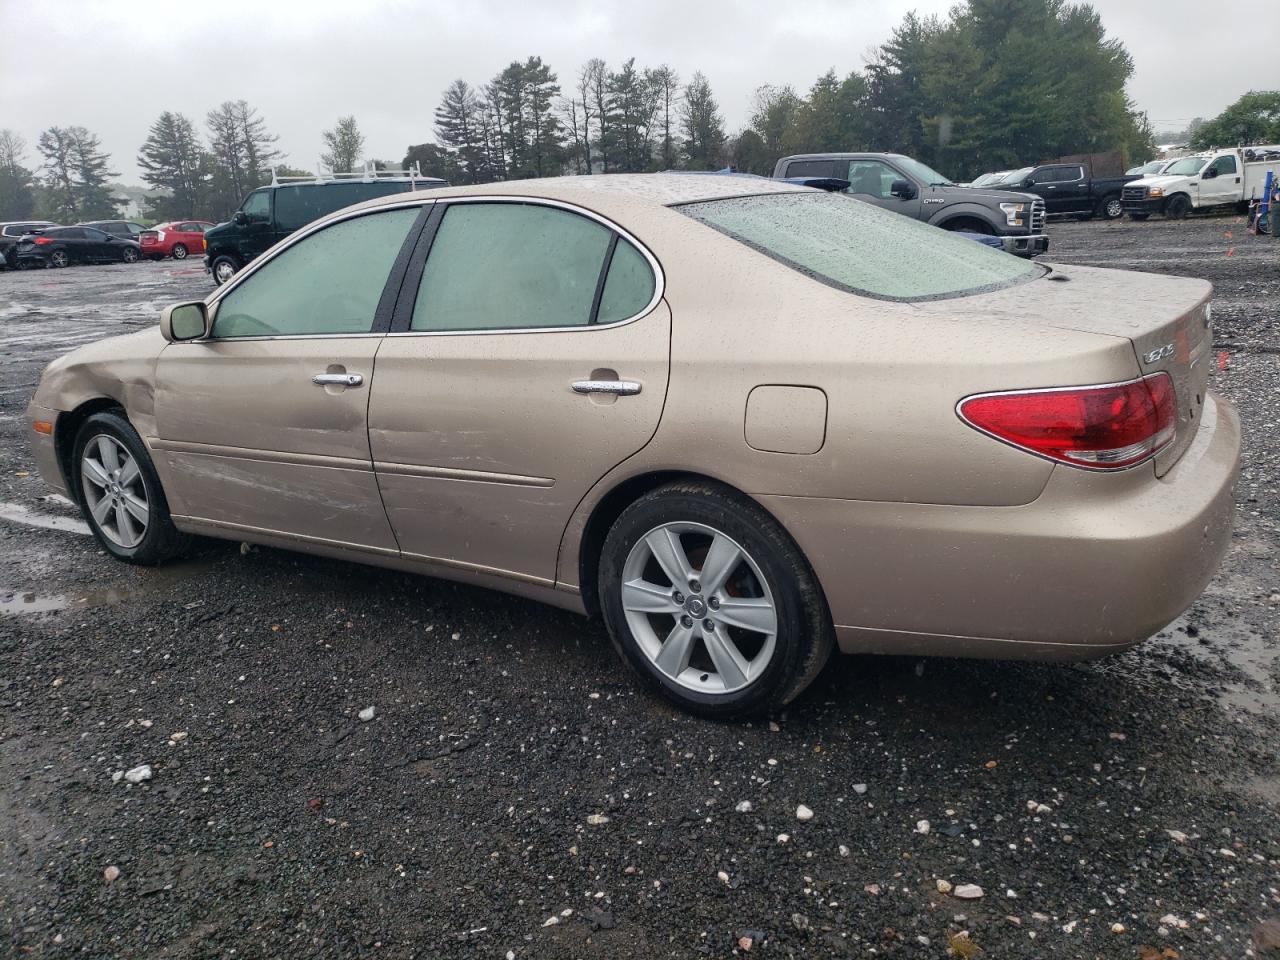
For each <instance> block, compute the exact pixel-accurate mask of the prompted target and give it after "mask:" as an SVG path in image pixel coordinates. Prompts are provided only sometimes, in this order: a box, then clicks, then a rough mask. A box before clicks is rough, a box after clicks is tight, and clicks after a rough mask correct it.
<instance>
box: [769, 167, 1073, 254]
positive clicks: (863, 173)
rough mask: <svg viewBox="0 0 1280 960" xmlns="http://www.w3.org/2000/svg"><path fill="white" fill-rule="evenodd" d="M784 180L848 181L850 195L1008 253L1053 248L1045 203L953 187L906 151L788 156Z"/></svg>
mask: <svg viewBox="0 0 1280 960" xmlns="http://www.w3.org/2000/svg"><path fill="white" fill-rule="evenodd" d="M773 175H774V177H776V178H778V179H794V178H806V179H813V178H817V179H820V180H821V179H832V178H834V179H837V180H845V181H848V184H849V186H848V187H847V188H846V189H845V191H844V192H845V193H847V194H849V195H850V196H853V197H857V198H858V199H859V200H863V201H866V202H867V203H874V204H875V205H876V206H878V207H883V208H884V209H886V210H892V211H893V212H894V213H900V214H902V215H903V216H904V217H911V218H912V219H914V220H922V221H924V222H925V223H931V224H933V225H934V226H937V227H942V228H943V229H944V230H958V231H962V232H964V233H973V234H981V235H983V236H987V237H998V238H999V239H1000V246H1001V248H1002V249H1004V250H1006V251H1007V252H1009V253H1012V254H1014V255H1015V256H1019V257H1034V256H1037V255H1039V254H1041V253H1044V252H1045V251H1046V250H1048V249H1049V238H1048V237H1047V236H1045V234H1044V218H1045V212H1044V203H1043V201H1041V200H1039V199H1038V198H1036V197H1031V196H1027V195H1026V194H1025V193H1009V192H1007V191H1004V190H988V189H975V188H973V187H962V186H959V185H958V184H954V183H952V182H951V181H950V180H948V179H947V178H946V177H944V176H943V175H942V174H940V173H938V171H936V170H933V169H931V168H930V167H928V166H926V165H925V164H923V163H921V162H920V161H919V160H913V159H912V158H911V157H906V156H903V155H902V154H900V153H805V154H800V155H798V156H794V157H783V158H782V159H781V160H779V161H778V163H777V166H775V167H774V168H773Z"/></svg>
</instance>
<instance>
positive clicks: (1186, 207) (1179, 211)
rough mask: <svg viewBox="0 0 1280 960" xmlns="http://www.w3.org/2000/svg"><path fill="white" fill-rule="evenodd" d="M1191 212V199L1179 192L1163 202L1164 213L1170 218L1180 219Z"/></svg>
mask: <svg viewBox="0 0 1280 960" xmlns="http://www.w3.org/2000/svg"><path fill="white" fill-rule="evenodd" d="M1190 212H1191V201H1190V200H1188V199H1187V198H1186V197H1185V196H1183V195H1182V194H1180V193H1177V194H1174V195H1173V196H1172V197H1170V198H1169V202H1168V203H1166V204H1165V207H1164V215H1165V216H1166V217H1168V218H1169V219H1170V220H1182V219H1184V218H1185V217H1186V216H1187V214H1189V213H1190Z"/></svg>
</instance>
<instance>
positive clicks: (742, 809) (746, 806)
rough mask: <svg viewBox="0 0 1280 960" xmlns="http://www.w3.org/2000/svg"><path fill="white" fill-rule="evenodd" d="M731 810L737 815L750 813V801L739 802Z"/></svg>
mask: <svg viewBox="0 0 1280 960" xmlns="http://www.w3.org/2000/svg"><path fill="white" fill-rule="evenodd" d="M733 809H735V810H737V811H738V812H739V813H750V812H751V801H750V800H742V801H739V803H738V805H737V806H736V807H734V808H733Z"/></svg>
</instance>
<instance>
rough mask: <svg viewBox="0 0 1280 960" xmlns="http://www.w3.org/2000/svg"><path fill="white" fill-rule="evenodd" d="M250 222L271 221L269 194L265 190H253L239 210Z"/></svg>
mask: <svg viewBox="0 0 1280 960" xmlns="http://www.w3.org/2000/svg"><path fill="white" fill-rule="evenodd" d="M240 212H241V213H243V214H244V215H245V216H246V217H248V218H249V219H250V220H256V221H265V220H270V219H271V194H270V192H268V191H266V190H255V191H254V192H253V193H251V194H249V196H248V197H246V198H245V201H244V206H242V207H241V208H240Z"/></svg>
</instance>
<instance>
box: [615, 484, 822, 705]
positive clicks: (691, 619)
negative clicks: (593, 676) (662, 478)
mask: <svg viewBox="0 0 1280 960" xmlns="http://www.w3.org/2000/svg"><path fill="white" fill-rule="evenodd" d="M598 586H599V596H600V602H601V607H602V609H603V612H604V617H605V621H606V625H607V626H608V629H609V635H610V637H611V638H612V639H613V642H614V645H615V647H617V649H618V651H619V653H620V654H621V655H622V657H623V659H624V660H625V661H626V662H627V664H628V665H629V666H631V667H632V668H633V669H634V670H636V671H637V672H638V673H639V674H640V675H641V676H642V677H643V678H644V679H645V680H646V681H648V683H649V684H650V685H651V686H652V687H653V688H654V689H656V690H657V691H659V692H660V693H661V694H662V695H663V696H665V697H666V698H667V699H668V700H670V701H672V702H673V703H675V704H677V705H678V706H680V707H682V708H683V709H685V710H689V711H691V712H694V713H699V714H702V715H704V716H709V717H719V718H728V717H734V716H741V715H746V714H754V713H761V712H768V711H771V710H776V709H778V708H780V707H782V706H784V705H785V704H787V703H789V702H790V701H791V700H793V699H794V698H795V697H797V696H798V695H799V694H800V692H801V691H803V690H804V689H805V687H807V686H808V685H809V684H810V683H811V682H812V681H813V679H814V677H816V676H817V675H818V672H819V671H820V670H821V669H822V666H823V665H824V664H825V663H826V661H827V659H828V657H829V655H830V653H831V650H832V648H833V646H834V637H833V631H832V627H831V621H830V616H829V614H828V613H827V606H826V601H825V599H824V598H823V595H822V591H821V590H820V588H819V587H818V585H817V580H816V578H815V577H814V574H813V571H812V570H811V569H810V568H809V564H808V562H807V561H806V560H805V558H804V556H803V555H802V554H801V553H800V550H799V548H798V547H797V546H796V545H795V543H794V542H793V541H792V540H791V538H790V537H789V536H788V535H787V533H786V532H785V531H784V530H783V529H782V528H781V527H780V526H778V524H777V522H776V521H774V519H773V518H772V517H770V516H769V515H768V514H767V513H766V512H765V511H764V510H762V509H761V508H760V506H759V505H758V504H756V503H755V502H754V501H752V500H750V499H748V498H747V497H745V496H742V495H741V494H738V493H735V492H734V491H732V490H729V489H727V488H724V487H721V486H718V485H715V484H711V483H704V482H681V483H674V484H670V485H668V486H665V487H661V488H659V489H657V490H655V491H653V492H651V493H649V494H646V495H645V496H644V497H641V498H640V499H639V500H637V501H636V502H635V503H634V504H632V505H631V506H630V507H628V508H627V509H626V510H625V511H624V512H623V513H622V515H621V516H620V517H619V518H618V520H617V522H616V523H615V524H614V525H613V528H612V529H611V530H610V531H609V535H608V537H607V538H606V540H605V544H604V551H603V555H602V557H601V563H600V571H599V584H598Z"/></svg>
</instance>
